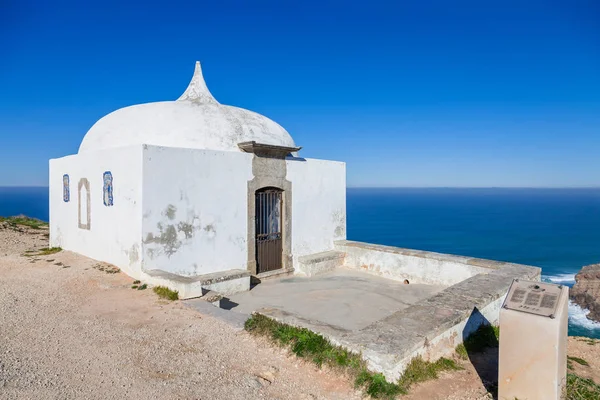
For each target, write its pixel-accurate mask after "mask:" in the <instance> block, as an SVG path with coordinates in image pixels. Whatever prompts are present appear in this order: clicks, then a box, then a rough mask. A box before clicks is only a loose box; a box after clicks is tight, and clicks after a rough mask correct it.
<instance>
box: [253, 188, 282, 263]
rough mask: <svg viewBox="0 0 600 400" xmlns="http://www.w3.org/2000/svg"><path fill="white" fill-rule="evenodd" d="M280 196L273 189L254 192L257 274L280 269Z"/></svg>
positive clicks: (278, 192)
mask: <svg viewBox="0 0 600 400" xmlns="http://www.w3.org/2000/svg"><path fill="white" fill-rule="evenodd" d="M281 194H282V191H281V190H279V189H274V188H267V189H261V190H257V191H256V214H255V215H256V228H255V235H256V264H257V266H256V269H257V273H261V272H267V271H273V270H276V269H280V268H282V262H281V261H282V257H281V255H282V250H283V247H282V235H281Z"/></svg>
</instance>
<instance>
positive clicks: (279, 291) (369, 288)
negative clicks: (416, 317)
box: [229, 268, 445, 331]
mask: <svg viewBox="0 0 600 400" xmlns="http://www.w3.org/2000/svg"><path fill="white" fill-rule="evenodd" d="M444 288H445V287H444V286H442V285H424V284H415V285H410V284H409V285H405V284H403V283H402V282H398V281H392V280H389V279H385V278H381V277H379V276H375V275H371V274H368V273H366V272H361V271H353V270H350V269H344V268H341V269H336V270H334V271H330V272H325V273H323V274H321V275H317V276H314V277H311V278H308V277H301V276H293V277H288V278H283V279H277V280H271V281H266V282H264V283H261V284H260V285H257V286H256V287H255V288H254V289H252V290H250V291H248V292H242V293H238V294H235V295H233V296H229V300H230V302H231V303H230V307H231V309H232V310H233V311H237V312H242V313H246V314H251V313H252V312H255V311H259V310H264V309H275V310H280V311H286V312H289V313H292V314H295V315H298V316H301V317H302V318H304V319H306V320H309V321H318V323H320V324H327V325H330V326H331V327H332V328H336V329H340V330H349V331H352V330H359V329H362V328H365V327H367V326H368V325H371V324H372V323H374V322H376V321H378V320H380V319H383V318H386V317H388V316H390V315H392V314H394V313H395V312H397V311H400V310H403V309H405V308H407V307H409V306H411V305H414V304H417V303H418V302H420V301H423V300H424V299H426V298H428V297H430V296H431V295H433V294H435V293H437V292H439V291H441V290H443V289H444Z"/></svg>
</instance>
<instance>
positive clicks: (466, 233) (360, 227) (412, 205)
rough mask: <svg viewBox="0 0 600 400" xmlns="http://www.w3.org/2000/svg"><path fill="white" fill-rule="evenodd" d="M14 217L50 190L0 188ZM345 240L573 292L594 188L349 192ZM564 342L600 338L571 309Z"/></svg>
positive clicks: (591, 240) (589, 249) (590, 237)
mask: <svg viewBox="0 0 600 400" xmlns="http://www.w3.org/2000/svg"><path fill="white" fill-rule="evenodd" d="M19 214H24V215H27V216H30V217H34V218H38V219H41V220H44V221H48V218H49V217H48V188H47V187H0V216H11V215H19ZM347 237H348V239H349V240H356V241H364V242H370V243H376V244H382V245H389V246H397V247H403V248H412V249H419V250H427V251H435V252H440V253H449V254H457V255H463V256H471V257H478V258H486V259H492V260H499V261H508V262H514V263H520V264H526V265H533V266H538V267H541V268H542V274H543V279H544V280H546V281H549V282H554V283H561V284H565V285H569V286H572V285H573V284H574V282H575V274H576V273H577V272H578V271H579V269H581V267H583V266H584V265H588V264H593V263H598V262H600V188H416V187H411V188H375V187H362V188H356V187H350V188H348V189H347ZM569 334H570V335H577V336H588V337H593V338H600V323H594V322H592V321H590V320H588V319H587V318H586V311H584V310H582V309H581V308H579V307H577V306H576V305H573V304H571V305H570V307H569Z"/></svg>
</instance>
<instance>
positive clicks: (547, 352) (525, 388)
mask: <svg viewBox="0 0 600 400" xmlns="http://www.w3.org/2000/svg"><path fill="white" fill-rule="evenodd" d="M568 300H569V288H568V287H566V286H559V285H553V284H546V283H541V282H532V281H523V280H521V281H520V280H515V281H514V282H513V284H512V285H511V287H510V289H509V291H508V295H507V297H506V300H505V301H504V304H503V306H502V309H501V310H500V360H499V362H500V365H499V374H498V375H499V376H498V399H499V400H504V399H506V400H508V399H510V400H514V399H529V400H554V399H563V398H565V394H566V392H565V390H566V389H565V385H566V375H567V328H568Z"/></svg>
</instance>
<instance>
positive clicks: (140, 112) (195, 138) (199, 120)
mask: <svg viewBox="0 0 600 400" xmlns="http://www.w3.org/2000/svg"><path fill="white" fill-rule="evenodd" d="M251 141H256V142H257V143H262V144H269V145H275V146H284V147H295V144H294V140H293V139H292V137H291V136H290V134H289V133H288V132H287V131H286V130H285V129H283V127H281V126H280V125H279V124H277V123H276V122H274V121H272V120H270V119H269V118H267V117H265V116H263V115H260V114H257V113H255V112H253V111H249V110H244V109H243V108H238V107H232V106H226V105H223V104H219V102H218V101H217V100H215V98H214V97H213V96H212V94H211V93H210V91H209V90H208V88H207V87H206V83H205V82H204V78H203V77H202V70H201V69H200V63H199V62H196V69H195V70H194V76H193V77H192V81H191V82H190V84H189V86H188V88H187V89H186V91H185V93H183V95H181V97H180V98H179V99H177V100H176V101H161V102H156V103H146V104H139V105H135V106H129V107H125V108H121V109H119V110H117V111H113V112H112V113H110V114H108V115H106V116H105V117H103V118H101V119H100V120H99V121H98V122H96V123H95V124H94V126H92V127H91V128H90V130H89V131H88V132H87V133H86V135H85V137H84V138H83V141H82V142H81V145H80V146H79V153H83V152H88V151H94V150H101V149H107V148H112V147H121V146H128V145H135V144H149V145H155V146H168V147H184V148H193V149H210V150H227V151H241V150H240V149H239V148H238V146H237V145H238V143H240V142H251Z"/></svg>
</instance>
